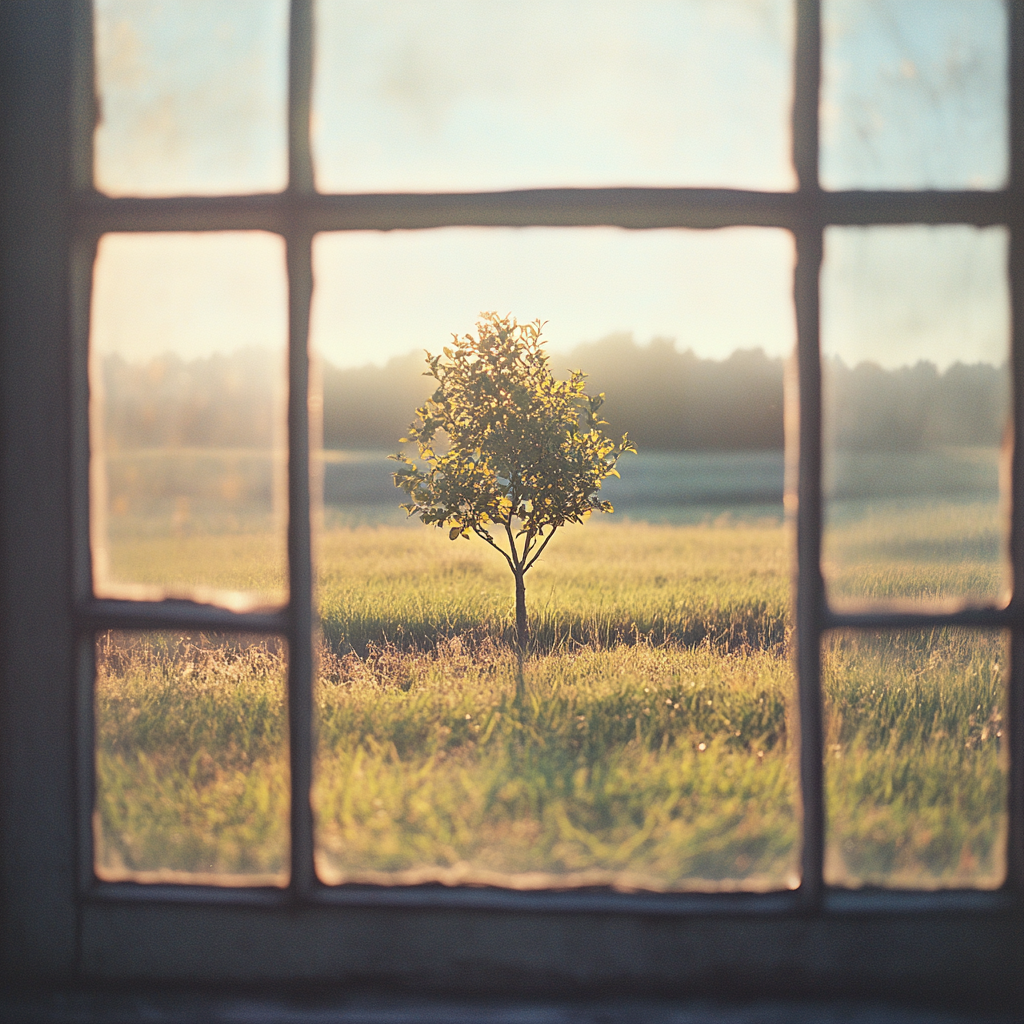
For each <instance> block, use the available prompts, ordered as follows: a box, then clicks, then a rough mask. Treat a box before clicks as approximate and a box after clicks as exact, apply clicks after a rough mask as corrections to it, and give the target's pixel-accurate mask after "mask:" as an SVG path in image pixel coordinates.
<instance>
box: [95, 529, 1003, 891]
mask: <svg viewBox="0 0 1024 1024" xmlns="http://www.w3.org/2000/svg"><path fill="white" fill-rule="evenodd" d="M940 518H941V517H940ZM615 520H618V521H615ZM949 521H950V522H951V523H954V524H955V522H956V520H955V517H952V518H950V519H949ZM937 522H938V520H937ZM951 528H952V527H951ZM935 529H940V527H939V526H935ZM233 543H235V544H236V546H237V545H238V544H241V545H242V547H243V548H244V549H245V550H246V551H248V552H249V561H248V563H247V564H246V565H245V566H242V567H240V564H239V562H238V560H237V558H232V557H231V554H230V552H231V544H224V545H222V547H220V548H218V545H217V543H216V540H215V539H212V538H209V537H203V536H194V537H186V538H180V537H179V538H177V539H176V540H175V542H174V545H173V547H171V546H169V542H168V541H167V540H161V539H159V538H150V537H143V538H140V539H139V540H138V541H137V542H133V543H132V544H127V543H125V544H122V545H121V546H120V548H119V549H118V550H119V552H120V557H123V558H124V559H125V563H124V565H125V567H126V568H125V570H124V571H125V572H128V571H129V569H131V567H132V566H134V567H135V569H133V570H131V571H132V572H137V571H142V570H143V569H144V570H145V572H147V573H148V574H149V576H150V577H151V579H152V580H153V581H160V580H161V579H166V578H168V574H170V575H173V574H174V573H175V572H176V571H179V572H180V570H176V569H175V568H174V567H175V566H180V565H181V564H183V563H182V561H181V560H180V558H179V557H178V553H180V551H181V546H182V545H183V544H185V545H186V546H187V545H190V544H191V545H195V547H196V550H195V551H194V552H192V554H193V555H194V556H195V557H194V558H192V559H186V560H185V562H184V564H196V563H197V562H201V563H202V565H203V574H204V576H203V578H204V580H206V579H209V578H212V577H217V576H218V574H222V575H223V579H224V580H225V581H226V585H230V586H232V587H237V586H238V584H239V583H241V582H244V577H245V574H246V573H248V574H249V578H251V579H253V580H258V581H259V582H260V589H264V588H265V587H267V586H270V585H272V584H273V582H274V579H273V577H274V570H272V569H270V568H268V567H267V565H265V564H262V563H261V562H260V559H259V551H260V550H264V549H266V550H271V549H272V547H273V545H269V544H264V547H263V548H261V547H260V544H261V542H260V540H259V538H250V539H249V540H248V541H244V542H243V541H235V542H233ZM849 543H850V544H851V545H854V544H855V543H856V537H855V536H853V537H852V539H850V541H849ZM200 549H202V550H200ZM218 552H222V554H218ZM930 552H931V553H930V554H929V556H928V557H929V559H930V560H928V561H922V560H921V559H920V557H919V554H920V553H918V557H917V558H916V560H914V558H913V557H910V558H908V559H906V560H904V562H902V563H900V564H898V565H896V566H895V568H894V563H893V561H892V559H891V558H890V560H889V561H885V562H874V563H871V562H868V563H865V564H864V565H863V566H862V567H861V569H860V571H861V572H862V574H863V579H862V580H861V582H860V583H859V584H858V587H861V586H863V587H869V586H871V585H872V584H871V578H872V575H873V574H874V575H875V576H877V575H879V574H883V575H886V579H888V580H889V582H888V583H886V584H885V585H886V586H887V587H889V589H890V591H891V590H893V588H894V587H895V589H897V590H898V591H899V594H897V596H900V595H902V596H914V594H915V593H918V592H920V591H921V588H922V587H925V588H926V587H927V585H928V583H927V581H928V580H929V579H932V578H935V577H936V574H938V575H939V576H941V575H942V574H943V573H950V572H954V573H964V572H968V573H973V574H974V576H975V577H979V578H980V577H985V578H986V579H988V580H989V583H991V580H992V579H998V578H999V573H1000V568H999V565H998V562H993V561H992V560H991V559H990V558H988V557H987V555H986V553H985V552H984V551H982V552H980V554H978V557H977V559H976V560H975V562H973V563H972V562H971V560H970V557H969V556H970V552H969V551H966V552H965V551H963V550H962V549H958V548H957V547H956V545H955V544H947V545H946V547H945V548H944V547H943V546H942V545H941V544H940V545H938V546H933V548H932V549H930ZM965 554H966V555H968V557H967V558H966V559H965V558H964V555H965ZM789 555H790V549H789V535H788V532H787V530H786V528H785V527H784V526H782V525H781V524H780V522H779V520H778V519H765V520H743V519H734V518H729V517H724V518H721V519H717V520H712V521H708V522H705V523H702V524H698V525H650V524H644V523H637V522H630V521H629V520H628V519H625V518H621V517H619V516H616V517H615V518H614V519H612V517H609V519H608V520H606V521H602V522H598V521H591V522H590V523H587V524H586V525H584V526H582V527H573V528H569V529H566V531H565V532H564V534H563V535H561V536H559V537H558V538H557V539H556V541H555V542H554V543H552V545H551V547H550V548H549V550H548V552H546V553H545V556H544V558H543V559H542V560H541V562H540V563H538V565H537V567H536V568H535V569H534V571H533V572H532V573H531V576H530V577H529V578H528V601H529V604H530V611H531V628H532V631H533V637H532V643H531V648H530V650H529V651H527V652H526V653H525V655H524V656H522V657H520V656H518V655H517V653H516V651H515V650H514V649H513V648H512V647H511V646H510V643H509V641H510V638H511V627H512V621H511V612H512V608H511V604H512V601H511V577H510V576H509V574H508V572H507V569H505V567H504V565H503V564H502V563H501V562H500V560H499V559H498V558H497V557H496V556H495V555H494V553H493V552H491V551H490V550H488V549H487V548H486V547H485V546H484V545H482V544H479V543H477V542H463V541H458V542H454V543H453V542H449V541H448V540H447V538H446V536H445V535H444V534H443V533H442V532H441V531H435V530H427V529H423V528H416V527H394V526H377V527H373V526H364V527H354V528H335V529H329V530H327V531H325V532H324V533H323V535H322V536H321V538H320V541H319V545H318V563H319V566H320V573H319V583H318V593H317V600H318V604H319V607H320V611H321V616H322V640H321V642H320V651H319V672H318V680H317V686H316V694H315V699H316V729H317V759H316V765H315V771H316V778H315V786H314V793H313V800H314V808H315V813H316V819H317V840H318V870H319V872H320V875H321V877H322V878H323V880H324V881H327V882H344V881H363V882H367V881H378V882H388V883H411V882H419V881H440V882H445V883H469V884H497V885H505V886H513V887H525V888H530V887H537V886H552V885H554V886H575V885H609V886H613V887H617V888H620V889H655V890H675V889H693V888H697V889H700V888H753V889H766V888H785V887H787V886H791V885H793V884H795V882H796V859H797V857H798V838H799V818H800V812H799V800H798V786H797V780H796V775H795V770H794V768H795V754H796V749H795V748H796V744H795V735H796V732H795V719H794V712H793V708H794V692H793V688H794V683H793V673H792V666H791V651H790V639H791V637H790V624H789V614H790V605H789V600H790V598H789V573H790V558H789ZM985 574H988V576H987V577H986V576H985ZM972 578H974V577H972ZM894 579H895V580H898V581H899V582H898V584H893V583H892V580H894ZM175 582H176V584H179V583H180V584H181V585H186V584H187V583H188V580H187V579H184V578H182V579H178V578H175ZM986 585H988V584H986ZM915 588H917V589H916V590H915ZM285 662H286V652H285V651H284V649H283V648H282V646H281V645H280V643H279V642H278V641H276V640H274V639H273V638H269V637H267V638H264V637H254V638H248V639H247V640H242V639H241V638H238V637H222V636H206V635H204V636H193V637H182V636H177V635H175V636H172V635H169V634H142V635H136V636H132V637H128V636H125V635H123V634H121V635H114V634H105V635H103V636H101V637H99V638H98V642H97V688H96V721H97V804H96V808H97V809H96V835H97V839H98V842H97V869H98V871H99V872H100V873H101V874H102V875H103V876H104V877H111V878H114V877H136V878H149V879H156V878H167V879H179V878H185V877H196V876H198V877H199V878H209V879H214V878H216V879H218V880H220V881H222V882H227V883H229V884H230V883H234V884H248V883H251V882H254V881H263V882H271V883H280V882H281V881H282V880H283V879H284V878H285V877H286V874H287V860H288V852H287V817H288V795H287V740H286V736H287V729H286V710H285V700H284V677H285ZM1004 663H1005V651H1004V638H1003V637H1002V636H1000V635H991V634H988V633H980V634H979V633H968V632H965V631H958V630H940V631H931V632H929V633H927V634H923V635H917V634H914V635H910V634H896V635H863V634H862V635H859V636H835V637H829V638H827V640H826V644H825V649H824V651H823V685H824V688H825V698H826V701H825V703H826V722H825V728H826V737H827V743H826V751H825V754H826V769H827V772H826V786H827V804H828V818H829V832H828V858H827V867H828V872H829V877H830V878H831V879H832V880H833V881H835V882H839V883H844V884H865V883H866V884H901V885H902V884H908V885H913V886H925V887H930V886H936V885H957V884H970V885H991V884H998V881H999V880H1000V877H1001V871H1002V851H1001V846H1000V841H1001V837H1002V831H1003V828H1004V813H1003V812H1004V806H1005V773H1004V765H1003V760H1004V758H1005V751H1004V749H1003V744H1002V736H1001V733H1002V727H1001V714H1002V707H1003V700H1004V696H1003V683H1002V666H1003V664H1004Z"/></svg>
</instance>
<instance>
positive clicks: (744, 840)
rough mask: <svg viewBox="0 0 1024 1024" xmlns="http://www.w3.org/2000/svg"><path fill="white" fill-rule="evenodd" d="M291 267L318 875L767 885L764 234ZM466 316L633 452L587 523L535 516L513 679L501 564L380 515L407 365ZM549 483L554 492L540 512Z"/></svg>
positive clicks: (788, 313)
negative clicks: (308, 377) (300, 357)
mask: <svg viewBox="0 0 1024 1024" xmlns="http://www.w3.org/2000/svg"><path fill="white" fill-rule="evenodd" d="M314 257H315V269H316V275H317V290H316V296H315V301H314V310H313V336H314V341H315V344H316V346H317V348H318V350H319V353H320V355H321V357H322V359H323V360H324V364H325V365H324V420H325V438H326V447H325V467H324V468H325V489H326V503H325V521H326V527H325V530H324V533H323V535H322V536H321V539H320V544H319V553H320V561H319V569H318V578H319V594H320V614H321V620H322V624H323V636H324V646H323V649H322V650H321V654H320V661H319V666H320V678H319V683H318V688H317V707H318V718H319V724H318V731H317V735H318V737H319V743H320V748H319V756H318V760H317V766H316V782H315V789H314V802H315V807H316V815H317V864H318V870H319V872H320V877H321V878H323V879H324V880H325V881H327V882H330V883H340V882H345V881H373V882H383V883H390V884H406V883H412V882H420V881H429V880H434V881H441V882H444V883H450V884H456V883H485V884H495V885H500V886H507V887H514V888H537V887H545V886H550V885H556V886H575V885H589V884H597V885H610V886H616V887H625V888H629V887H632V888H643V889H655V890H676V889H700V888H709V889H716V888H749V889H769V888H785V887H787V886H790V885H792V884H794V881H795V873H796V857H797V836H798V825H797V812H796V808H795V800H796V797H795V785H794V779H793V776H792V774H791V765H792V748H791V741H790V738H789V736H788V733H787V720H786V709H787V706H788V703H789V699H790V691H791V687H792V672H791V664H790V659H789V656H788V651H787V646H786V645H787V638H788V635H789V632H788V621H789V619H788V615H789V588H788V580H789V565H788V557H787V556H788V551H789V545H788V542H787V533H786V529H785V527H784V525H783V513H782V491H783V463H784V457H783V417H782V407H783V393H782V391H783V356H784V355H786V354H788V353H789V352H791V350H792V347H793V338H794V325H793V312H792V302H791V295H792V267H793V248H792V240H791V237H790V236H789V235H788V234H787V233H785V232H781V231H768V230H757V229H735V230H730V231H722V232H708V233H701V232H681V231H663V232H657V231H654V232H644V233H627V232H620V231H616V230H614V229H596V230H590V229H588V230H580V231H564V230H562V231H560V230H548V229H527V230H520V231H516V230H502V229H496V230H472V229H445V230H441V231H432V232H409V233H401V232H392V233H388V234H386V235H385V234H379V233H370V232H367V233H351V232H348V233H344V234H336V235H322V236H320V237H319V238H317V240H316V245H315V249H314ZM481 309H484V310H486V309H498V310H501V311H502V315H503V314H504V312H507V311H509V310H513V311H515V313H516V314H517V316H519V317H520V323H529V321H530V320H531V319H532V318H534V317H542V318H545V319H547V321H548V322H547V324H546V326H545V327H544V328H543V333H542V340H543V339H544V338H548V337H549V338H550V339H551V340H550V345H549V346H548V347H547V351H549V352H550V354H551V361H550V364H549V368H550V370H551V371H552V372H553V374H554V376H555V377H556V378H558V379H562V380H565V379H566V378H568V377H569V376H570V370H569V368H571V367H582V369H583V370H584V371H588V372H589V373H590V374H592V376H590V377H588V378H587V379H586V381H585V382H584V386H585V387H586V389H587V393H588V394H596V393H598V392H602V391H603V392H606V393H607V401H606V402H605V404H604V405H603V406H602V407H601V410H600V413H601V416H602V418H604V419H606V420H607V421H608V422H609V424H610V425H609V426H607V427H605V428H604V429H605V430H606V431H608V432H609V434H610V436H611V437H612V438H613V439H614V440H616V441H618V440H619V439H620V438H621V434H622V432H623V431H624V430H625V431H628V432H629V436H630V437H631V438H634V439H635V441H636V442H637V445H638V447H639V453H638V454H635V455H634V454H629V453H627V454H623V455H622V457H621V459H620V460H619V464H618V465H619V469H620V471H621V478H619V479H615V478H609V479H607V480H606V482H605V485H604V486H603V487H602V489H601V490H600V492H598V496H599V497H603V498H607V499H610V500H611V502H612V503H613V504H614V507H615V511H614V513H613V514H610V515H609V514H603V513H600V512H595V514H594V515H593V516H591V517H590V519H589V520H588V521H586V522H585V523H583V524H580V525H576V524H572V523H569V524H566V525H565V526H563V527H559V529H558V530H557V532H556V533H555V535H554V537H553V539H552V540H551V542H550V545H549V546H548V547H547V548H545V550H544V551H543V554H542V555H541V557H540V558H539V560H538V561H537V562H536V564H535V565H534V566H533V568H531V569H530V570H529V573H528V574H526V575H524V583H525V613H526V627H527V630H528V631H529V638H528V641H527V644H526V653H525V654H524V656H523V657H522V660H520V658H519V656H518V654H517V628H518V627H517V618H516V614H515V600H514V593H515V582H514V574H513V573H512V572H510V567H509V565H508V564H507V563H506V562H505V561H504V560H503V558H502V557H501V556H500V555H499V554H498V553H497V552H496V551H495V550H493V548H491V547H489V546H488V544H487V543H486V542H485V538H484V537H482V536H480V535H479V534H478V535H476V536H471V537H470V538H469V539H466V540H462V539H455V540H451V539H450V528H451V527H450V524H449V525H447V526H446V527H445V528H443V529H438V528H435V527H433V526H426V525H424V524H423V523H422V522H421V521H420V520H419V519H418V518H409V517H407V515H406V513H405V512H404V511H402V510H401V509H400V508H399V505H400V504H401V503H403V502H405V503H408V502H409V501H410V497H409V496H407V495H406V494H404V493H403V492H401V491H399V490H397V489H396V488H395V486H394V483H393V474H394V471H395V470H396V469H398V468H399V466H398V464H397V463H395V462H388V461H387V459H386V455H387V453H388V452H395V451H397V450H398V449H399V448H400V447H401V448H402V449H403V450H404V451H405V452H407V453H408V454H409V455H410V456H416V455H417V453H418V448H417V446H416V445H415V444H414V443H405V444H404V445H403V444H401V442H400V441H399V438H400V437H409V436H410V435H409V424H410V423H411V422H413V420H414V418H415V412H414V410H415V409H416V407H417V406H421V405H422V404H423V403H424V402H425V401H426V400H427V399H428V398H429V397H430V396H431V394H432V393H433V392H434V391H435V389H436V388H437V387H438V382H437V381H436V380H431V379H430V378H428V377H424V376H423V373H424V371H426V370H427V366H426V363H425V357H424V353H423V349H424V348H426V349H429V350H430V351H432V352H434V353H440V352H441V350H442V347H443V346H445V345H446V344H447V345H448V346H449V348H451V346H452V345H453V344H454V342H453V341H452V338H451V333H452V332H453V331H455V332H458V333H460V334H465V333H466V332H469V333H471V334H472V335H473V337H477V329H476V327H475V326H474V325H475V324H476V323H477V321H481V317H482V314H481V312H480V311H481ZM481 322H482V321H481ZM513 335H515V332H514V331H513ZM492 343H493V337H492V339H491V343H487V344H485V345H484V346H483V347H482V348H481V350H480V351H481V352H482V353H485V354H487V353H492V352H493V351H494V349H493V346H492ZM756 346H763V348H756ZM508 387H509V388H511V387H512V384H511V383H509V385H508ZM499 393H509V394H511V393H512V392H511V391H510V390H508V389H506V391H504V392H502V391H501V389H500V388H499ZM516 393H517V394H518V392H516ZM518 401H519V400H517V402H518ZM515 408H517V409H523V408H533V406H532V405H530V404H529V402H528V401H527V400H526V399H525V398H523V399H522V403H521V404H517V405H515ZM547 415H548V414H547V413H545V414H543V415H542V414H539V413H538V416H539V417H540V418H538V419H530V420H529V422H528V425H527V426H523V427H521V429H523V430H524V431H525V433H524V434H523V437H524V438H525V439H526V440H525V441H524V445H525V446H526V447H524V448H521V449H519V450H520V451H527V450H533V448H534V446H535V444H540V443H542V442H541V441H540V440H539V439H540V437H541V430H540V425H541V424H542V423H547V422H548V420H547V419H546V418H545V417H546V416H547ZM571 415H572V416H575V415H576V413H572V414H571ZM470 419H471V420H472V421H473V422H480V421H481V419H482V418H481V417H480V416H477V415H475V414H474V416H472V417H470ZM522 422H523V421H521V420H519V419H518V418H514V419H513V420H512V421H509V424H508V426H509V429H512V428H513V425H514V424H515V423H520V424H521V423H522ZM574 422H576V423H577V426H579V420H575V421H574ZM502 429H504V428H502ZM515 429H520V427H515ZM581 429H582V428H581ZM495 436H496V435H489V440H487V441H486V442H483V441H482V442H481V444H482V445H485V446H490V445H492V443H498V442H497V441H495ZM516 436H519V435H518V434H517V435H516ZM553 436H556V437H558V438H561V437H565V436H567V435H565V434H556V435H553ZM443 443H444V442H443V438H442V439H441V442H440V443H439V444H438V450H439V451H440V450H442V448H443ZM574 443H575V442H574ZM559 444H561V441H559ZM483 450H484V449H483V448H481V452H483ZM545 450H546V449H545ZM574 450H575V449H574ZM487 451H488V452H492V449H491V448H490V447H487ZM559 451H561V449H559ZM506 456H507V457H508V458H512V456H511V455H508V453H506ZM480 457H481V458H483V455H481V456H480ZM492 457H493V458H494V459H497V458H498V456H497V454H496V453H495V454H493V455H492V454H488V456H487V458H488V459H492ZM517 457H518V456H517ZM528 457H529V456H525V455H524V456H522V458H528ZM551 458H552V460H553V462H552V464H556V465H563V463H562V462H561V461H559V460H562V459H563V458H566V459H567V458H568V457H567V456H563V455H557V456H556V455H555V454H552V455H551ZM419 464H420V465H421V466H426V465H427V463H426V461H425V460H424V459H423V458H422V457H421V458H420V462H419ZM500 464H501V465H505V466H506V468H507V469H509V470H510V471H511V468H512V463H511V462H507V461H506V462H505V463H500ZM486 465H487V466H492V468H493V467H494V466H497V465H499V463H498V462H493V463H492V462H487V463H486ZM488 472H490V470H488ZM532 472H533V470H531V471H530V473H532ZM538 472H540V471H538ZM529 475H530V474H528V473H527V472H526V471H525V470H523V471H522V472H520V473H518V476H517V479H526V478H527V476H529ZM453 479H461V478H459V477H458V476H455V477H453ZM497 479H498V478H496V480H497ZM503 479H508V480H510V479H511V478H509V477H506V478H503ZM530 479H535V478H534V477H532V476H530ZM496 486H500V485H497V484H496ZM530 486H533V485H532V484H531V485H530ZM568 491H569V487H568V485H567V484H566V485H565V486H564V487H558V486H554V485H553V490H552V492H551V494H552V495H553V497H552V500H553V501H555V500H557V501H559V502H562V501H567V500H569V499H568V497H567V494H568ZM538 500H540V499H538ZM538 514H539V515H540V514H542V513H538ZM488 536H490V537H491V539H493V540H495V541H496V542H499V541H502V536H503V535H502V533H501V532H500V529H499V530H496V531H495V532H494V533H493V534H489V535H488ZM505 540H506V541H507V537H506V538H505ZM522 542H523V541H522V538H520V539H519V544H520V545H521V544H522Z"/></svg>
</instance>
